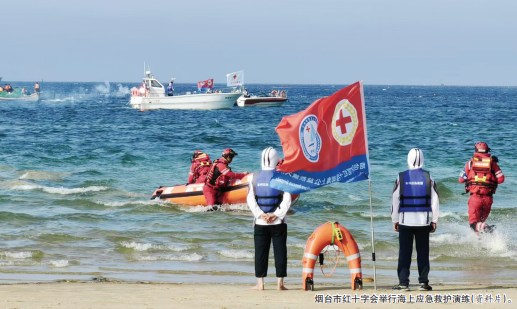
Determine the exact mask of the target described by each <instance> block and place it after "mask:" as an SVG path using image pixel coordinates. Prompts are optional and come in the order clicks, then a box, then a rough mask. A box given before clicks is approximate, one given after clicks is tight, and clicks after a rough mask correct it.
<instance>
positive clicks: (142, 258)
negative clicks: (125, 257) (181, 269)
mask: <svg viewBox="0 0 517 309" xmlns="http://www.w3.org/2000/svg"><path fill="white" fill-rule="evenodd" d="M133 259H135V260H137V261H187V262H195V261H201V260H202V259H203V256H202V255H200V254H197V253H191V254H181V255H173V254H167V255H138V256H133Z"/></svg>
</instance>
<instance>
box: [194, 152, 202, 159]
mask: <svg viewBox="0 0 517 309" xmlns="http://www.w3.org/2000/svg"><path fill="white" fill-rule="evenodd" d="M202 154H203V152H202V151H201V150H196V151H194V155H192V159H195V158H197V157H199V156H200V155H202Z"/></svg>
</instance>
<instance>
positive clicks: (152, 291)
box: [0, 278, 517, 309]
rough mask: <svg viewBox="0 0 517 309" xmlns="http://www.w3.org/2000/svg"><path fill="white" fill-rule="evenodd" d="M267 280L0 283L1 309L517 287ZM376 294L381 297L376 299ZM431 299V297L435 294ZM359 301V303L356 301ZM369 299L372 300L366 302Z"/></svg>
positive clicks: (493, 298)
mask: <svg viewBox="0 0 517 309" xmlns="http://www.w3.org/2000/svg"><path fill="white" fill-rule="evenodd" d="M273 279H274V278H270V280H269V281H270V282H269V281H266V285H265V290H264V291H257V290H251V288H252V287H253V284H190V283H189V284H185V283H135V282H109V281H107V282H104V281H101V280H99V281H93V282H92V281H80V282H49V283H15V284H0V307H1V308H18V309H22V308H70V309H75V308H77V309H79V308H115V309H122V308H271V307H273V308H313V307H315V306H322V305H332V304H333V305H341V306H347V305H352V306H354V308H358V307H360V308H376V307H377V306H379V305H393V304H399V305H402V304H408V302H409V301H410V300H412V302H413V303H414V304H412V305H416V306H417V307H416V308H420V307H425V308H428V307H433V306H442V305H449V306H450V305H453V306H454V308H469V307H471V306H472V305H479V304H483V305H484V306H485V308H513V306H515V303H516V302H517V285H490V284H489V285H486V284H479V285H477V284H466V285H458V284H454V285H444V284H436V285H433V291H429V292H428V291H419V290H418V285H415V284H413V285H410V288H411V290H410V291H408V292H402V291H393V290H391V286H386V285H383V286H378V288H377V290H374V288H373V284H371V283H369V282H367V283H366V284H367V285H365V287H364V289H363V290H356V291H352V290H350V288H349V286H346V285H343V286H341V285H319V286H316V288H315V291H302V290H301V287H300V285H294V284H286V287H287V288H288V289H289V290H287V291H277V290H276V280H273ZM374 295H375V296H374ZM429 295H430V296H429ZM354 297H355V300H354ZM365 299H366V300H365Z"/></svg>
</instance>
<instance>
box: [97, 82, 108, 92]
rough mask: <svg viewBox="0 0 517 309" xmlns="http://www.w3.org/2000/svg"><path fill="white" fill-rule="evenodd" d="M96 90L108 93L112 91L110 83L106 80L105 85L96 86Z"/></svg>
mask: <svg viewBox="0 0 517 309" xmlns="http://www.w3.org/2000/svg"><path fill="white" fill-rule="evenodd" d="M95 90H97V91H98V92H100V93H103V94H108V93H110V83H109V82H108V81H105V82H104V85H97V86H95Z"/></svg>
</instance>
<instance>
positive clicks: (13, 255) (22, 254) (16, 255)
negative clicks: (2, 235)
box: [0, 251, 32, 259]
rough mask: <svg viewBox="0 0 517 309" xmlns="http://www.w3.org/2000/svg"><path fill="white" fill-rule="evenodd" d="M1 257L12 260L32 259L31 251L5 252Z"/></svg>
mask: <svg viewBox="0 0 517 309" xmlns="http://www.w3.org/2000/svg"><path fill="white" fill-rule="evenodd" d="M0 255H3V256H5V257H8V258H12V259H28V258H31V257H32V252H31V251H22V252H11V251H5V252H2V253H1V254H0Z"/></svg>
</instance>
